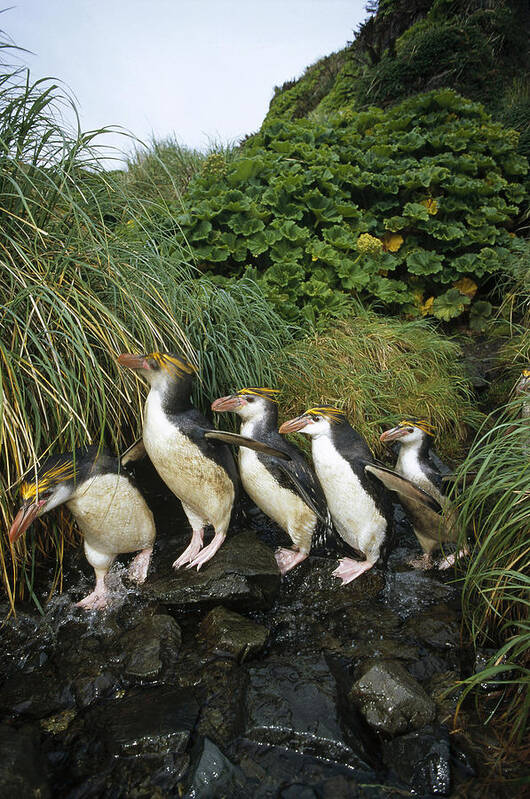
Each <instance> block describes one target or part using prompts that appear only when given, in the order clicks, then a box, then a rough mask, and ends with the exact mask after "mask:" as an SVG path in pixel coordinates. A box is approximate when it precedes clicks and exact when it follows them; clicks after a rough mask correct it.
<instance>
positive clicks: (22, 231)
mask: <svg viewBox="0 0 530 799" xmlns="http://www.w3.org/2000/svg"><path fill="white" fill-rule="evenodd" d="M4 73H5V74H4V79H3V81H2V82H1V83H0V192H1V194H2V203H1V209H0V222H1V225H0V245H1V247H0V294H1V296H2V304H1V306H0V366H1V370H0V489H1V490H0V519H1V522H2V526H3V528H4V530H5V529H8V528H9V523H10V520H11V519H12V517H13V512H14V509H15V504H16V502H17V501H18V500H17V496H16V495H17V489H18V483H19V481H20V478H21V476H22V475H23V474H24V472H25V470H26V469H27V468H28V467H31V466H32V464H34V463H35V461H36V460H37V459H38V458H40V457H43V456H44V455H46V454H47V453H49V452H52V451H65V450H71V449H72V448H74V447H75V446H78V445H84V444H88V443H94V442H95V443H106V444H108V445H110V446H112V447H113V448H114V449H119V448H120V447H123V446H124V445H128V444H129V443H130V441H131V437H135V436H136V434H137V431H138V427H139V418H138V412H137V408H138V401H139V384H138V383H137V381H136V380H135V379H134V377H133V376H132V375H130V374H128V370H123V369H120V368H119V367H118V366H117V364H116V356H117V355H118V354H119V353H120V352H123V351H136V352H150V351H153V350H156V349H162V350H164V349H167V350H170V351H179V352H183V353H185V354H187V355H188V357H190V358H191V359H192V360H194V361H195V362H196V363H197V364H198V367H199V371H200V375H201V380H200V381H199V383H198V385H197V388H196V394H197V396H196V402H197V404H199V405H201V406H202V407H209V403H210V401H211V397H212V396H216V395H218V394H221V393H227V391H228V390H229V388H230V387H231V386H233V385H234V384H245V383H247V384H248V383H256V382H258V383H263V384H267V383H270V382H271V381H272V380H273V374H274V370H273V356H274V354H275V353H277V352H278V350H280V349H281V348H282V347H283V346H285V345H286V344H288V343H290V342H291V340H292V336H291V331H290V329H289V327H288V326H287V324H286V323H285V322H283V321H282V320H281V319H280V317H279V316H278V315H277V314H276V313H275V311H274V309H273V308H272V307H271V306H270V305H269V304H268V303H267V301H266V300H265V298H264V296H263V293H262V291H261V290H260V289H259V287H258V286H257V285H256V284H255V283H254V282H253V281H252V280H251V279H246V280H244V281H240V282H239V283H238V284H237V285H235V286H230V287H228V288H226V289H219V288H218V287H217V286H215V285H214V283H212V281H211V280H210V279H209V278H208V277H205V276H201V275H200V274H199V273H197V271H196V270H195V269H194V268H193V267H191V266H190V265H189V264H187V263H186V262H185V260H183V258H182V254H181V253H180V254H176V253H173V254H172V255H171V257H169V256H167V255H165V254H163V253H161V252H160V250H159V248H158V247H157V245H156V240H157V238H162V237H163V235H162V233H161V231H160V230H159V229H158V228H157V224H158V223H157V220H158V219H159V213H161V211H167V206H166V205H164V204H163V203H162V202H157V203H155V202H154V200H148V201H144V200H143V199H142V198H138V197H136V198H134V197H133V196H132V195H131V193H130V192H129V193H123V180H122V177H121V176H120V175H115V174H112V173H111V174H108V173H105V172H104V171H103V169H102V165H103V164H102V162H101V161H100V160H99V158H98V150H97V149H96V148H94V147H93V146H92V144H93V142H92V137H93V135H95V134H91V135H84V134H82V133H81V132H80V131H78V130H74V131H70V130H68V129H67V128H66V126H65V123H64V121H63V120H62V118H61V117H60V116H58V114H57V113H56V109H57V107H64V105H65V103H67V102H68V100H67V98H65V97H63V96H62V94H61V93H60V92H59V91H58V90H57V87H55V86H54V85H53V84H51V83H49V82H36V83H31V81H30V79H29V75H28V73H27V72H26V71H20V72H18V71H11V72H9V71H8V70H7V68H5V69H4ZM109 198H112V203H111V202H110V199H109ZM120 207H121V208H122V209H125V210H126V212H127V214H128V217H127V218H126V219H124V220H121V221H120V223H119V224H117V220H115V219H114V217H113V219H114V221H113V223H112V225H109V224H108V211H109V208H112V209H113V210H115V209H116V208H120ZM124 231H141V235H134V236H133V235H130V234H128V235H125V233H124ZM163 233H164V234H165V233H166V230H165V228H164V230H163ZM44 525H47V526H44ZM38 527H39V529H40V533H39V534H37V536H36V537H32V536H29V537H28V538H27V539H26V540H27V544H28V547H29V550H28V551H22V553H21V554H22V558H24V557H25V558H26V560H25V561H24V560H23V565H24V563H28V564H31V566H28V568H29V569H30V572H31V571H32V569H33V566H34V565H35V563H38V562H39V559H40V555H39V554H38V549H39V548H40V550H42V549H43V550H44V551H46V550H49V548H50V547H52V548H53V547H55V550H56V553H57V558H58V560H57V564H58V572H57V576H59V574H60V562H61V556H62V552H63V549H64V540H63V535H62V534H59V533H58V531H57V530H56V528H55V527H54V526H53V524H52V523H51V522H50V521H49V520H48V521H43V522H42V523H41V522H39V524H38ZM63 529H64V528H63ZM43 530H44V534H42V531H43ZM5 540H6V539H5V537H2V539H0V569H1V571H2V576H3V582H4V587H5V589H6V591H7V593H8V596H9V598H10V599H11V600H12V601H13V600H14V595H15V591H16V590H17V588H18V590H20V591H22V590H23V584H24V582H25V580H26V578H27V581H28V584H31V579H30V577H29V576H28V572H25V570H24V568H23V570H22V572H20V570H19V569H18V561H17V559H15V560H11V555H10V552H9V550H6V547H5ZM24 547H25V544H24V542H22V543H21V548H22V550H23V548H24ZM21 579H22V582H21V581H20V580H21Z"/></svg>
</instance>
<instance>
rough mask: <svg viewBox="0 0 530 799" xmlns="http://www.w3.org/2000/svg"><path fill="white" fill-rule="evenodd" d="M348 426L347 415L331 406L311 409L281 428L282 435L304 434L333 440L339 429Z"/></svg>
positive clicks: (285, 423)
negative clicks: (335, 432) (332, 437)
mask: <svg viewBox="0 0 530 799" xmlns="http://www.w3.org/2000/svg"><path fill="white" fill-rule="evenodd" d="M344 425H346V426H348V421H347V419H346V414H345V413H344V411H341V410H340V409H339V408H334V407H332V406H331V405H321V406H319V407H317V408H309V410H307V411H306V412H305V413H303V414H302V415H301V416H297V417H296V418H295V419H289V421H287V422H284V423H283V424H282V426H281V427H280V433H304V434H305V435H307V436H311V438H316V437H318V436H327V437H329V438H331V436H332V435H333V433H334V431H335V430H336V429H337V428H338V427H342V426H344Z"/></svg>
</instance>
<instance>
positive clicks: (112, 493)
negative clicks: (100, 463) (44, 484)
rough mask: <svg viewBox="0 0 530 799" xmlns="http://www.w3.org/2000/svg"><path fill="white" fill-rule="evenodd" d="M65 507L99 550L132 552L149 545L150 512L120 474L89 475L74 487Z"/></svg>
mask: <svg viewBox="0 0 530 799" xmlns="http://www.w3.org/2000/svg"><path fill="white" fill-rule="evenodd" d="M67 506H68V509H69V510H70V511H71V512H72V513H73V515H74V516H75V518H76V521H77V523H78V525H79V527H80V529H81V532H82V533H83V535H84V537H85V539H86V540H87V542H88V543H89V544H90V545H91V546H93V547H94V548H95V549H97V550H98V551H100V552H108V553H111V554H117V553H121V552H136V551H137V550H138V549H146V548H147V547H149V546H152V544H153V541H154V539H155V523H154V519H153V514H152V513H151V511H150V509H149V507H148V506H147V503H146V502H145V500H144V498H143V497H142V495H141V494H140V492H139V491H138V490H137V489H136V488H135V487H134V486H133V485H132V484H131V483H130V482H129V480H128V479H127V478H126V477H125V476H123V475H119V474H103V475H97V476H96V477H93V478H92V479H90V480H88V481H87V482H86V483H84V484H83V485H82V486H81V487H80V488H79V489H78V490H77V492H76V494H75V495H74V496H73V497H72V499H70V500H69V501H68V502H67Z"/></svg>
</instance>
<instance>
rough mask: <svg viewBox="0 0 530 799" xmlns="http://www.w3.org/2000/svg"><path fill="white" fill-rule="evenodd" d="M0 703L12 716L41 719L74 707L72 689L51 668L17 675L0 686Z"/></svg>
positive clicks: (47, 667)
mask: <svg viewBox="0 0 530 799" xmlns="http://www.w3.org/2000/svg"><path fill="white" fill-rule="evenodd" d="M0 704H1V707H2V709H3V710H6V711H8V712H11V713H14V714H15V715H21V716H28V717H29V718H35V719H41V718H44V717H45V716H51V715H53V714H54V713H59V712H60V711H62V710H65V709H66V708H70V707H73V706H74V705H75V698H74V692H73V686H72V684H71V682H69V681H66V682H65V681H63V680H62V679H60V677H59V676H58V674H57V671H56V670H55V669H54V668H53V666H51V665H48V666H46V667H45V668H43V669H41V670H40V671H33V672H31V673H30V674H24V673H23V672H19V673H18V674H15V675H13V676H12V677H10V678H8V679H7V680H6V682H5V683H4V684H3V686H2V691H1V693H0Z"/></svg>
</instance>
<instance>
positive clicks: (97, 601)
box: [75, 590, 108, 610]
mask: <svg viewBox="0 0 530 799" xmlns="http://www.w3.org/2000/svg"><path fill="white" fill-rule="evenodd" d="M107 605H108V594H107V592H106V591H105V592H104V593H101V591H98V590H96V591H92V593H91V594H89V595H88V596H86V597H85V598H84V599H82V600H81V601H80V602H76V603H75V607H76V608H83V610H103V608H106V607H107Z"/></svg>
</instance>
